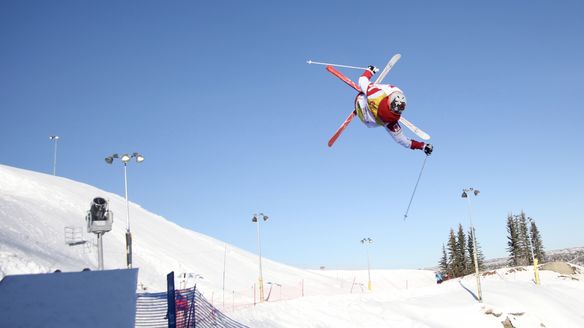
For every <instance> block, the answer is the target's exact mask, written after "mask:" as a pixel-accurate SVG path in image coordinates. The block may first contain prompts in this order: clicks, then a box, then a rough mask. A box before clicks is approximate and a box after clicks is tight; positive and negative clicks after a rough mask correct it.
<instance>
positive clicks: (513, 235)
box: [507, 213, 520, 266]
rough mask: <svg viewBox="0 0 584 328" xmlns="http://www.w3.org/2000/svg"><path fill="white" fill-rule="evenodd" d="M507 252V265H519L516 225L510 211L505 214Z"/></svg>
mask: <svg viewBox="0 0 584 328" xmlns="http://www.w3.org/2000/svg"><path fill="white" fill-rule="evenodd" d="M507 252H508V253H509V265H511V266H517V265H519V255H520V254H519V247H518V238H517V225H516V221H515V219H514V218H513V214H511V213H509V214H507Z"/></svg>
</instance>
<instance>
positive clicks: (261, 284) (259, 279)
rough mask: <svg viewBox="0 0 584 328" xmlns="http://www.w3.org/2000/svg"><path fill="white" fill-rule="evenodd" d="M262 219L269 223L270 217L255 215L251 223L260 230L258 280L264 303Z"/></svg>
mask: <svg viewBox="0 0 584 328" xmlns="http://www.w3.org/2000/svg"><path fill="white" fill-rule="evenodd" d="M260 219H263V220H264V222H265V221H268V216H267V215H264V213H260V214H254V215H253V218H252V219H251V222H253V223H257V228H258V252H259V256H260V257H259V258H260V277H259V278H258V281H259V285H260V286H259V287H260V302H263V301H264V277H263V275H262V242H261V240H260Z"/></svg>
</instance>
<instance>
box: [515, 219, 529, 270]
mask: <svg viewBox="0 0 584 328" xmlns="http://www.w3.org/2000/svg"><path fill="white" fill-rule="evenodd" d="M515 224H516V227H517V244H518V251H519V263H518V264H519V265H529V264H533V261H532V258H531V245H530V241H529V232H528V230H527V217H526V216H525V213H524V212H523V211H521V214H519V215H516V216H515Z"/></svg>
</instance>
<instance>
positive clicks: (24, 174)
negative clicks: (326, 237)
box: [0, 165, 335, 302]
mask: <svg viewBox="0 0 584 328" xmlns="http://www.w3.org/2000/svg"><path fill="white" fill-rule="evenodd" d="M0 181H1V183H0V225H1V226H0V278H1V277H2V276H4V275H8V274H18V273H40V272H52V271H54V270H56V269H60V270H62V271H80V270H82V269H83V268H86V267H89V268H91V269H95V268H96V266H97V254H96V253H97V251H96V248H95V246H92V245H91V244H93V243H95V235H93V234H87V233H85V236H84V238H85V239H88V240H90V242H91V243H88V244H87V245H78V246H69V245H67V244H66V243H65V237H64V234H65V232H64V229H65V227H78V228H82V229H83V231H85V215H86V213H87V211H88V209H89V207H90V202H91V201H92V200H93V198H94V197H97V196H99V197H103V198H105V199H107V200H108V202H109V207H110V209H111V210H112V211H113V212H114V224H113V230H112V231H111V232H108V233H106V234H105V235H104V237H103V241H104V258H105V261H104V262H105V268H106V269H116V268H125V267H126V257H125V229H126V217H125V213H126V203H125V199H124V198H123V197H120V196H118V195H116V194H112V193H109V192H106V191H103V190H100V189H97V188H95V187H92V186H89V185H87V184H83V183H79V182H76V181H72V180H70V179H66V178H62V177H55V176H52V175H47V174H42V173H36V172H31V171H27V170H22V169H17V168H12V167H8V166H4V165H0ZM130 212H131V220H132V236H133V266H134V267H135V268H139V269H140V271H139V278H138V284H139V286H144V287H145V288H147V289H148V290H149V291H152V290H155V291H162V290H165V288H166V280H165V279H166V274H167V273H169V272H170V271H175V274H176V275H177V276H178V275H180V274H181V273H196V275H192V277H197V275H198V276H202V277H203V279H197V284H198V286H199V287H200V288H201V290H202V291H203V292H204V293H207V294H211V293H218V292H219V291H221V290H222V289H223V267H224V255H225V246H226V245H225V243H224V242H222V241H219V240H216V239H214V238H211V237H209V236H206V235H203V234H200V233H197V232H194V231H190V230H187V229H184V228H182V227H180V226H178V225H176V224H174V223H172V222H170V221H168V220H166V219H165V218H163V217H160V216H158V215H155V214H152V213H150V212H148V211H146V210H144V209H142V208H141V207H140V206H138V205H136V204H133V203H130ZM227 249H228V251H227V259H226V262H227V269H226V279H225V289H226V290H227V291H229V292H230V293H237V295H238V296H239V297H240V298H241V297H243V298H246V297H247V298H251V301H249V300H248V301H249V302H253V290H252V289H251V288H252V286H253V284H254V283H255V282H256V281H257V276H258V265H257V263H258V262H257V256H256V255H255V254H252V253H249V252H246V251H244V250H241V249H238V248H237V247H234V246H231V245H228V246H227ZM262 262H263V263H262V264H263V273H264V278H265V280H266V281H269V280H276V278H271V277H275V276H277V281H278V283H279V284H282V285H288V286H299V287H298V290H300V288H301V287H300V285H299V284H300V283H301V282H302V280H303V279H304V284H305V285H304V290H305V292H306V293H308V294H311V293H322V292H325V291H326V292H330V286H331V285H334V283H335V282H334V279H331V278H329V277H325V276H322V275H319V274H318V273H314V272H310V271H307V270H301V269H298V268H294V267H290V266H287V265H283V264H280V263H276V262H273V261H270V260H269V259H264V261H262ZM177 283H178V282H177ZM186 283H187V284H188V285H189V286H192V284H194V280H193V279H191V280H188V281H187V282H186ZM239 302H244V301H243V300H240V301H239Z"/></svg>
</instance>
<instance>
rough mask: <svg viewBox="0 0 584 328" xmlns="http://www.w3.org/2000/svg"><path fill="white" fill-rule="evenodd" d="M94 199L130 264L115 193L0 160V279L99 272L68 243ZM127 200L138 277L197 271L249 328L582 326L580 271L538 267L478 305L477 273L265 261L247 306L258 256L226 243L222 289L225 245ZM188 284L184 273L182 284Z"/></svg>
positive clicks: (497, 282) (157, 286)
mask: <svg viewBox="0 0 584 328" xmlns="http://www.w3.org/2000/svg"><path fill="white" fill-rule="evenodd" d="M96 196H100V197H104V198H106V199H108V201H109V204H110V208H111V210H113V211H114V213H115V218H114V226H113V230H112V231H111V232H109V233H107V234H105V236H104V254H105V267H106V269H116V268H125V266H126V263H125V236H124V233H125V228H126V226H125V224H126V222H125V215H124V213H125V210H126V205H125V200H124V199H123V198H122V197H120V196H118V195H115V194H112V193H108V192H105V191H103V190H99V189H97V188H94V187H92V186H89V185H86V184H82V183H79V182H75V181H71V180H69V179H66V178H61V177H54V176H52V175H46V174H41V173H35V172H31V171H26V170H21V169H16V168H12V167H7V166H2V165H0V278H2V277H3V276H5V275H9V274H19V273H42V272H52V271H54V270H56V269H61V270H63V271H80V270H82V269H83V268H86V267H90V268H92V269H94V268H95V267H96V266H97V255H96V250H95V247H94V246H91V247H89V244H88V246H83V245H81V246H68V245H66V244H65V239H64V229H65V227H67V226H77V227H84V225H85V221H84V218H85V215H86V212H87V210H88V209H89V205H90V201H91V200H92V199H93V198H94V197H96ZM130 206H131V218H132V234H133V250H134V251H133V254H134V261H133V263H134V267H135V268H139V276H138V283H139V285H141V286H144V287H146V288H147V289H148V290H149V291H162V290H165V288H166V285H165V283H166V282H165V276H166V274H167V273H168V272H170V271H175V272H176V273H177V275H179V274H180V273H196V274H197V275H200V276H202V277H204V278H203V279H200V280H197V286H198V287H199V288H200V289H201V291H202V292H203V294H205V296H206V297H207V298H208V299H209V300H211V301H213V303H214V304H215V305H216V306H218V307H219V308H220V309H222V310H223V311H226V312H228V314H229V315H230V316H231V317H232V318H234V319H236V320H239V321H241V322H242V323H244V324H247V325H249V326H251V327H502V322H503V321H505V320H508V321H509V323H511V324H512V325H513V326H514V327H544V326H545V327H562V328H564V327H584V311H582V309H584V281H583V280H584V275H583V274H582V273H579V274H575V275H569V276H567V275H565V274H559V273H557V272H553V271H548V270H542V271H541V281H542V284H541V286H535V285H534V283H533V281H532V279H533V271H532V268H529V267H527V268H518V269H498V270H497V271H492V272H488V274H487V273H486V274H485V275H484V276H483V277H482V279H481V281H482V294H483V298H484V302H483V303H479V302H477V301H476V300H475V298H474V296H473V294H474V293H475V291H476V285H475V278H474V276H472V275H471V276H467V277H464V278H463V279H455V280H449V281H446V282H444V283H443V284H441V285H437V284H436V283H435V281H434V276H433V272H432V271H427V270H372V271H371V280H372V291H368V290H367V282H368V279H369V278H368V272H367V270H358V271H355V270H352V271H329V270H303V269H299V268H294V267H291V266H287V265H284V264H280V263H277V262H274V261H270V260H269V259H264V261H263V262H262V266H263V273H264V280H265V281H266V296H267V295H270V296H269V297H270V298H269V302H264V303H262V304H257V305H256V306H253V303H254V284H256V283H257V276H258V274H257V270H258V265H257V256H256V255H255V254H252V253H249V252H246V251H244V250H241V249H238V248H236V247H234V246H231V245H227V249H228V251H227V258H226V260H227V269H226V274H225V291H226V292H225V293H224V292H223V290H224V289H223V264H224V254H225V243H224V242H222V241H219V240H216V239H214V238H211V237H209V236H205V235H203V234H200V233H197V232H194V231H190V230H187V229H184V228H182V227H180V226H177V225H176V224H174V223H172V222H170V221H168V220H166V219H165V218H162V217H160V216H158V215H155V214H152V213H149V212H148V211H145V210H144V209H142V208H141V207H140V206H138V205H136V204H130ZM85 238H87V239H90V240H92V238H94V236H91V235H87V234H86V236H85ZM92 242H94V240H93V241H92ZM580 270H582V269H580ZM581 272H582V271H581ZM179 280H180V278H179ZM267 282H273V283H272V284H267ZM179 283H180V282H179ZM193 283H194V280H193V279H190V280H189V281H188V282H187V285H188V286H192V284H193ZM255 291H256V292H257V289H255ZM255 298H256V299H257V295H256V296H255ZM0 315H1V313H0Z"/></svg>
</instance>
